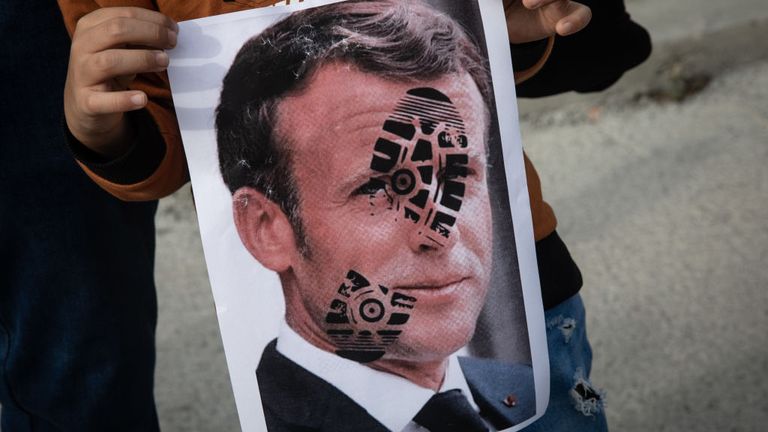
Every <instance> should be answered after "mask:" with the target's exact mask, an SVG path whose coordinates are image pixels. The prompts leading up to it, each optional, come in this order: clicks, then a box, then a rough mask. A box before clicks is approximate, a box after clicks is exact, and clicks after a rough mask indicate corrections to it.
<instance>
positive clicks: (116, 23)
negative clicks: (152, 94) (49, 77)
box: [64, 7, 178, 156]
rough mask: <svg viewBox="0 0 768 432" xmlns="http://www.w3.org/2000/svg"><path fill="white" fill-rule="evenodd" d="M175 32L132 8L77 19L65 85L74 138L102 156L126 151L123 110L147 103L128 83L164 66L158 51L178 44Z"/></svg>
mask: <svg viewBox="0 0 768 432" xmlns="http://www.w3.org/2000/svg"><path fill="white" fill-rule="evenodd" d="M177 32H178V26H177V25H176V23H175V22H173V20H171V19H170V18H168V17H166V16H165V15H162V14H161V13H159V12H154V11H150V10H147V9H141V8H133V7H118V8H103V9H98V10H96V11H94V12H92V13H90V14H88V15H86V16H84V17H83V18H82V19H80V21H78V23H77V27H76V28H75V31H74V34H73V35H72V48H71V51H70V58H69V70H68V71H67V82H66V85H65V87H64V116H65V118H66V121H67V126H69V130H70V132H72V135H74V136H75V138H77V139H78V140H79V141H80V142H82V143H83V144H84V145H86V146H87V147H89V148H90V149H92V150H94V151H95V152H97V153H100V154H102V155H105V156H117V155H119V154H120V153H121V152H122V151H124V150H125V148H126V145H127V142H126V131H125V124H124V119H123V113H124V112H126V111H132V110H137V109H140V108H143V107H144V106H146V104H147V95H146V94H144V93H143V92H141V91H135V90H127V88H128V85H129V84H130V83H131V81H133V79H134V78H135V76H136V74H139V73H144V72H159V71H163V70H165V69H166V67H167V66H168V55H167V54H166V53H165V52H164V51H162V50H163V49H166V48H171V47H173V46H174V45H176V35H177Z"/></svg>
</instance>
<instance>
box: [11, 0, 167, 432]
mask: <svg viewBox="0 0 768 432" xmlns="http://www.w3.org/2000/svg"><path fill="white" fill-rule="evenodd" d="M68 53H69V37H68V35H67V34H66V31H65V29H64V26H63V23H62V19H61V15H60V14H59V12H58V7H57V4H56V1H55V0H29V1H19V0H0V405H2V420H1V423H0V429H2V431H3V432H28V431H36V432H42V431H142V432H144V431H150V432H151V431H156V430H158V422H157V414H156V411H155V404H154V398H153V378H154V377H153V373H154V362H155V351H154V344H155V326H156V321H157V301H156V297H155V288H154V281H153V266H154V248H155V244H154V212H155V210H156V206H157V204H156V203H154V202H153V203H124V202H120V201H118V200H116V199H114V198H112V197H111V196H109V195H108V194H107V193H105V192H103V191H102V190H100V189H99V188H98V187H97V186H95V184H94V183H93V182H91V181H90V180H89V179H88V178H87V177H86V176H85V175H84V174H83V172H82V171H81V170H80V169H79V168H78V167H77V165H76V164H75V162H74V160H73V158H72V157H71V155H70V154H68V151H67V149H66V147H65V144H64V141H63V133H62V89H63V86H64V78H65V74H66V68H67V61H68V58H67V56H68Z"/></svg>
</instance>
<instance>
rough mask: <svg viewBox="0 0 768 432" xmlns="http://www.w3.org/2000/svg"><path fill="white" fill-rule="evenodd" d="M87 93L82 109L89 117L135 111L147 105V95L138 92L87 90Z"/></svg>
mask: <svg viewBox="0 0 768 432" xmlns="http://www.w3.org/2000/svg"><path fill="white" fill-rule="evenodd" d="M85 92H86V94H85V95H84V97H83V98H82V101H83V102H82V106H81V107H80V108H81V110H82V111H83V113H85V114H87V115H89V116H98V115H104V114H114V113H122V112H126V111H135V110H137V109H141V108H144V107H145V106H146V105H147V95H146V94H144V92H141V91H138V90H129V91H120V92H102V91H95V90H86V91H85Z"/></svg>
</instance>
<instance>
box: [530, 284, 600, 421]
mask: <svg viewBox="0 0 768 432" xmlns="http://www.w3.org/2000/svg"><path fill="white" fill-rule="evenodd" d="M545 317H546V323H547V345H548V347H549V368H550V380H551V381H550V394H549V406H548V408H547V412H546V413H545V414H544V416H543V417H542V418H540V419H539V420H537V421H536V422H535V423H533V424H532V425H530V426H528V427H527V428H525V429H523V431H524V432H539V431H541V432H587V431H589V432H603V431H607V430H608V425H607V423H606V419H605V411H604V402H605V400H604V399H605V395H604V394H603V392H602V391H600V390H598V389H596V388H595V387H592V385H591V384H590V382H589V374H590V371H591V369H592V348H590V346H589V341H588V340H587V331H586V326H585V324H586V322H585V320H584V303H583V302H582V300H581V296H580V295H579V294H577V295H575V296H573V297H571V298H570V299H568V300H566V301H564V302H562V303H560V304H559V305H557V306H555V307H553V308H551V309H547V310H546V312H545Z"/></svg>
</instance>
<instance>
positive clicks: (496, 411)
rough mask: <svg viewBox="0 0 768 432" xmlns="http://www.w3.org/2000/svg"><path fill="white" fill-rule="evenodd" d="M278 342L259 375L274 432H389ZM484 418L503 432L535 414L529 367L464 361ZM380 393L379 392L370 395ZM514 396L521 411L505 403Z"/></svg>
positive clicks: (270, 347) (269, 347) (268, 349)
mask: <svg viewBox="0 0 768 432" xmlns="http://www.w3.org/2000/svg"><path fill="white" fill-rule="evenodd" d="M276 344H277V340H273V341H272V342H270V343H269V345H267V347H266V348H265V349H264V353H263V354H262V356H261V361H260V362H259V366H258V368H257V369H256V376H257V378H258V381H259V391H260V393H261V400H262V404H263V406H264V414H265V416H266V420H267V429H269V432H282V431H290V432H309V431H315V432H320V431H323V432H360V431H366V432H385V431H388V429H387V428H386V427H384V425H382V424H381V423H379V422H378V421H376V420H375V419H374V418H373V417H371V416H370V415H369V414H368V412H367V411H365V409H364V408H363V407H361V406H360V405H358V404H357V403H356V402H355V401H353V400H352V399H350V398H349V397H348V396H347V395H345V394H344V393H342V392H341V391H340V390H338V389H337V388H336V387H334V386H333V385H332V384H330V383H328V382H326V381H324V380H323V379H321V378H319V377H317V376H315V375H314V374H312V373H311V372H309V371H307V370H306V369H304V368H302V367H301V366H299V365H297V364H296V363H294V362H293V361H291V360H289V359H288V358H287V357H285V356H283V355H282V354H280V353H279V352H277V350H276V348H275V346H276ZM459 362H460V364H461V369H462V371H463V372H464V376H465V377H466V379H467V383H468V384H469V388H470V391H471V392H472V397H473V398H474V400H475V403H476V404H477V405H478V406H479V407H480V414H481V415H482V416H483V417H484V418H485V419H486V420H488V421H490V422H491V423H492V424H493V425H494V427H495V428H497V429H499V430H501V429H505V428H508V427H511V426H513V425H515V424H517V423H520V422H521V421H523V420H526V419H528V418H530V417H532V416H533V415H534V414H535V413H536V400H535V392H534V384H533V372H532V369H531V368H530V367H529V366H525V365H508V364H502V363H498V362H495V361H492V360H486V359H476V358H469V357H466V358H460V359H459ZM371 391H375V389H371ZM510 394H514V395H515V396H516V398H517V400H518V403H517V406H515V407H512V408H510V407H507V406H506V405H504V403H503V401H504V399H505V398H506V397H507V396H508V395H510Z"/></svg>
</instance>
